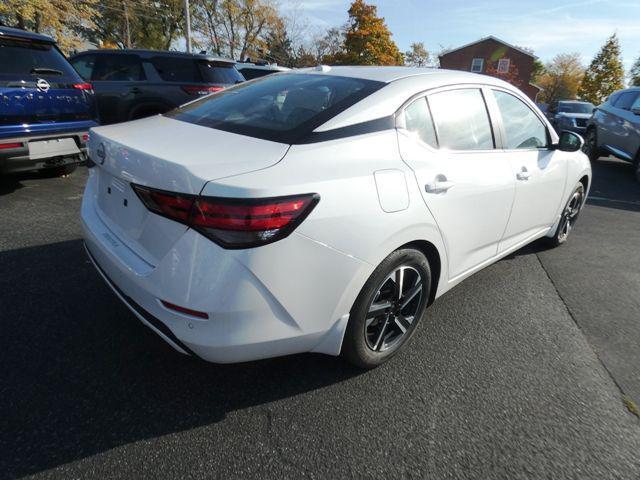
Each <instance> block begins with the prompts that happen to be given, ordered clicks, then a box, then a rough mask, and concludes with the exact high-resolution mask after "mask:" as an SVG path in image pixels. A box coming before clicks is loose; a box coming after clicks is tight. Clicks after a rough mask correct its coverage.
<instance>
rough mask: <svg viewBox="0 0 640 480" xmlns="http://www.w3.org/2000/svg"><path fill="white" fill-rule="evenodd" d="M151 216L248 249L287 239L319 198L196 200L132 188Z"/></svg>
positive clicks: (230, 246) (193, 197)
mask: <svg viewBox="0 0 640 480" xmlns="http://www.w3.org/2000/svg"><path fill="white" fill-rule="evenodd" d="M132 187H133V189H134V191H135V192H136V193H137V194H138V197H140V200H142V202H143V203H144V204H145V206H146V207H147V208H148V209H149V210H151V211H152V212H154V213H157V214H158V215H162V216H164V217H167V218H170V219H172V220H175V221H178V222H181V223H184V224H186V225H188V226H190V227H191V228H193V229H194V230H197V231H198V232H200V233H202V234H203V235H205V236H206V237H208V238H210V239H211V240H213V241H214V242H216V243H217V244H219V245H220V246H222V247H225V248H248V247H255V246H258V245H265V244H267V243H271V242H275V241H276V240H280V239H281V238H284V237H286V236H288V235H289V234H290V233H291V232H292V231H293V230H294V229H295V228H296V227H297V226H298V225H299V224H300V222H302V221H303V220H304V219H305V217H306V216H307V215H309V213H311V210H313V207H315V205H316V203H318V201H319V199H320V197H319V195H317V194H313V193H311V194H305V195H296V196H289V197H275V198H264V199H233V198H214V197H198V196H194V195H183V194H176V193H172V192H165V191H159V190H154V189H150V188H147V187H142V186H140V185H132Z"/></svg>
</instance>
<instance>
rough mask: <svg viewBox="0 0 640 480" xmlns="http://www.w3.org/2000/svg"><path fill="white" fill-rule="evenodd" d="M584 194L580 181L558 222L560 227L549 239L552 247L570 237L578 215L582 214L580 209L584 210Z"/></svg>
mask: <svg viewBox="0 0 640 480" xmlns="http://www.w3.org/2000/svg"><path fill="white" fill-rule="evenodd" d="M584 194H585V191H584V185H582V183H579V184H578V185H577V186H576V188H575V190H574V191H573V193H572V194H571V197H569V201H568V202H567V205H566V206H565V207H564V210H563V211H562V215H561V217H560V222H558V228H557V229H556V232H555V234H554V235H553V237H551V238H550V239H549V240H550V243H551V246H552V247H557V246H560V245H562V244H563V243H565V242H566V241H567V239H568V238H569V234H570V233H571V231H572V230H573V227H574V225H575V223H576V221H577V220H578V215H580V210H582V204H583V203H584Z"/></svg>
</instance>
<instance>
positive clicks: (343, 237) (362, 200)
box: [202, 130, 447, 319]
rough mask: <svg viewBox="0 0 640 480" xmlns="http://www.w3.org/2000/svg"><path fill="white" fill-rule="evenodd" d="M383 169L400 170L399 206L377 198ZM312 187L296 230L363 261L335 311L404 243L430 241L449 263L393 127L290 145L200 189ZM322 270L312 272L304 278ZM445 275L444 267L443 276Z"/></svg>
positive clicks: (241, 191)
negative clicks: (402, 194)
mask: <svg viewBox="0 0 640 480" xmlns="http://www.w3.org/2000/svg"><path fill="white" fill-rule="evenodd" d="M386 170H395V171H401V172H404V176H405V179H406V187H405V188H406V190H407V192H408V194H409V202H408V205H407V208H405V209H403V210H398V211H394V212H390V213H388V212H385V211H384V210H383V208H382V206H381V204H380V201H379V196H378V191H377V188H376V179H375V172H378V171H386ZM312 192H313V193H318V194H320V202H319V203H318V205H317V206H316V207H315V209H314V211H313V212H312V213H311V214H310V215H309V217H308V218H306V219H305V221H304V222H303V223H302V224H301V225H300V226H299V227H298V228H297V229H296V234H298V235H301V236H304V237H306V238H309V239H311V240H313V241H314V242H318V243H319V244H322V245H325V246H327V247H328V248H330V249H333V250H336V251H338V252H342V253H343V254H345V255H347V256H348V257H353V258H356V259H358V260H360V261H362V266H361V268H360V269H359V270H358V271H357V272H356V273H355V274H354V275H353V278H352V280H351V282H350V283H349V284H348V285H342V286H341V288H342V291H343V292H344V293H343V294H342V295H341V298H339V299H335V311H334V314H333V316H332V318H334V319H337V318H340V317H341V316H343V315H344V314H347V313H348V312H349V310H350V309H351V306H352V305H353V302H354V301H355V299H356V297H357V295H358V293H359V292H360V290H361V288H362V286H363V285H364V283H365V281H366V280H367V278H368V277H369V275H370V274H371V273H372V272H373V270H374V269H375V267H376V266H377V265H378V264H380V262H381V261H382V260H383V259H384V258H385V257H386V256H387V255H389V254H390V253H391V252H393V251H394V250H396V249H397V248H399V247H400V246H402V245H404V244H406V243H409V242H412V241H416V240H426V241H428V242H430V243H432V244H433V245H434V246H435V247H436V248H437V249H438V251H439V252H440V255H441V263H442V265H443V267H444V266H446V265H447V262H446V256H444V246H443V243H442V238H441V236H440V232H439V230H438V227H437V225H436V223H435V221H433V218H432V217H431V216H430V214H429V211H428V210H427V208H426V207H425V205H424V202H423V201H422V198H421V196H420V192H419V190H418V186H417V183H416V180H415V177H414V175H413V174H412V172H411V170H410V169H409V167H408V166H407V165H405V164H404V162H402V161H401V159H400V157H399V153H398V146H397V141H396V133H395V130H388V131H385V132H379V133H374V134H368V135H361V136H356V137H351V138H346V139H341V140H335V141H328V142H322V143H315V144H307V145H294V146H292V147H291V149H290V151H289V152H288V153H287V155H286V156H285V158H284V159H283V160H282V161H281V162H280V163H278V164H277V165H274V166H273V167H271V168H268V169H265V170H260V171H256V172H252V173H248V174H244V175H239V176H235V177H228V178H223V179H219V180H216V181H215V182H209V183H208V184H207V185H205V187H204V189H203V191H202V194H203V195H210V196H225V197H227V196H228V197H267V196H275V195H288V194H299V193H312ZM271 274H272V275H276V274H277V272H275V271H274V272H272V273H271ZM320 274H321V272H309V278H311V279H312V278H315V277H316V276H318V275H320ZM446 275H447V272H446V268H442V271H441V276H440V278H447V277H446ZM445 284H446V282H439V285H445ZM440 293H442V292H440V290H439V292H438V294H440Z"/></svg>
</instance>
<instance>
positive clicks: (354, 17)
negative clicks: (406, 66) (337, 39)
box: [336, 0, 404, 65]
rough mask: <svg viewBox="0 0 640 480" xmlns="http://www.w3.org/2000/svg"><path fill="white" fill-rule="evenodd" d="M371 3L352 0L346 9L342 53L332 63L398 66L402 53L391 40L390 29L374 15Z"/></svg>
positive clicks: (401, 60) (375, 10) (376, 11)
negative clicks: (346, 17)
mask: <svg viewBox="0 0 640 480" xmlns="http://www.w3.org/2000/svg"><path fill="white" fill-rule="evenodd" d="M377 14H378V9H377V7H376V6H375V5H368V4H367V3H365V2H364V0H354V2H353V3H352V4H351V7H350V8H349V22H348V25H349V26H348V28H347V32H346V34H345V40H344V53H342V54H340V55H339V56H338V58H337V60H338V61H337V62H336V63H342V64H347V65H402V64H403V63H404V61H403V58H402V53H400V50H399V49H398V46H397V45H396V44H395V42H394V41H393V40H392V39H391V32H390V31H389V29H388V28H387V25H386V24H385V22H384V18H381V17H378V15H377Z"/></svg>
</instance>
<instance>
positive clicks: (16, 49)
mask: <svg viewBox="0 0 640 480" xmlns="http://www.w3.org/2000/svg"><path fill="white" fill-rule="evenodd" d="M0 75H20V76H21V77H24V76H25V75H37V76H39V77H46V76H59V75H65V76H73V77H75V76H76V73H75V71H74V70H73V68H72V67H71V65H69V63H68V62H67V60H66V59H65V58H64V56H63V55H62V54H61V53H60V52H59V51H58V49H57V48H55V47H54V46H53V45H52V44H50V43H44V42H33V41H22V40H13V39H8V38H7V39H0Z"/></svg>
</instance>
